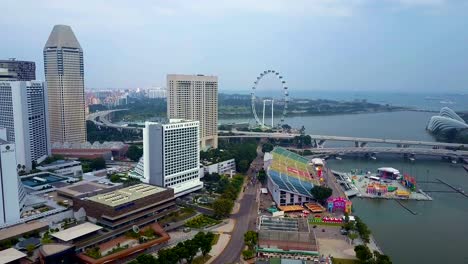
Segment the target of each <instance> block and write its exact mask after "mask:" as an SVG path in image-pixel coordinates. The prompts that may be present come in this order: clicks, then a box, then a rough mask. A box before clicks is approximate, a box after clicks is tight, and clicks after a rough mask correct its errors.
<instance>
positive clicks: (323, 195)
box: [310, 185, 333, 203]
mask: <svg viewBox="0 0 468 264" xmlns="http://www.w3.org/2000/svg"><path fill="white" fill-rule="evenodd" d="M310 193H311V194H312V196H314V198H315V199H316V200H317V201H319V202H321V203H323V202H325V201H326V200H327V199H328V198H329V197H330V196H331V195H332V193H333V190H332V189H330V188H328V187H325V186H319V185H317V186H314V188H312V190H310Z"/></svg>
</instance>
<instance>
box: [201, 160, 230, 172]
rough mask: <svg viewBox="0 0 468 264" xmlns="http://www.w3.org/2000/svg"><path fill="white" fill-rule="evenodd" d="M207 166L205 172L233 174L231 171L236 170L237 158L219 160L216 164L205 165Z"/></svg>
mask: <svg viewBox="0 0 468 264" xmlns="http://www.w3.org/2000/svg"><path fill="white" fill-rule="evenodd" d="M204 168H205V173H209V174H211V173H218V174H221V175H225V174H229V175H230V174H231V172H235V171H236V160H235V159H230V160H225V161H221V162H218V163H216V164H210V165H206V166H204Z"/></svg>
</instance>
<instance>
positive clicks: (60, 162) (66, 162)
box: [38, 160, 81, 168]
mask: <svg viewBox="0 0 468 264" xmlns="http://www.w3.org/2000/svg"><path fill="white" fill-rule="evenodd" d="M73 164H76V165H80V164H81V162H79V161H76V160H56V161H53V162H51V163H47V164H40V166H38V168H40V167H42V168H47V167H55V166H65V165H73Z"/></svg>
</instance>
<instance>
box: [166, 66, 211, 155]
mask: <svg viewBox="0 0 468 264" xmlns="http://www.w3.org/2000/svg"><path fill="white" fill-rule="evenodd" d="M167 91H168V92H167V116H168V117H169V118H181V119H188V120H197V121H200V140H201V148H202V149H207V148H210V147H211V148H218V77H216V76H204V75H180V74H169V75H167Z"/></svg>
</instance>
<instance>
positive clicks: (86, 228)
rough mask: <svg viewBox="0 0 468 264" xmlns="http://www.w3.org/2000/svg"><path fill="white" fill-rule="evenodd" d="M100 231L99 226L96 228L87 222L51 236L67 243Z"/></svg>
mask: <svg viewBox="0 0 468 264" xmlns="http://www.w3.org/2000/svg"><path fill="white" fill-rule="evenodd" d="M101 229H102V227H101V226H98V225H95V224H92V223H89V222H85V223H83V224H80V225H77V226H74V227H70V228H68V229H65V230H62V231H59V232H57V233H52V236H53V237H55V238H57V239H60V240H61V241H64V242H68V241H71V240H74V239H76V238H79V237H82V236H84V235H88V234H91V233H93V232H96V231H98V230H101Z"/></svg>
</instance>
